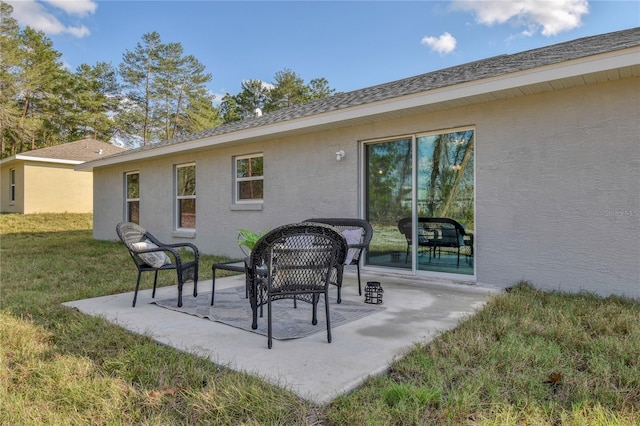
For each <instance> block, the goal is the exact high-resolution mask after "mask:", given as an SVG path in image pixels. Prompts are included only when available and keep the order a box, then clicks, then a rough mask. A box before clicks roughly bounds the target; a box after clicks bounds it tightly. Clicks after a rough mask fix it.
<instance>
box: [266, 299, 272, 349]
mask: <svg viewBox="0 0 640 426" xmlns="http://www.w3.org/2000/svg"><path fill="white" fill-rule="evenodd" d="M267 315H268V318H267V347H268V348H269V349H271V346H273V340H272V337H271V298H270V297H269V299H268V300H267Z"/></svg>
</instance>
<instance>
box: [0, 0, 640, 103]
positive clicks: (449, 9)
mask: <svg viewBox="0 0 640 426" xmlns="http://www.w3.org/2000/svg"><path fill="white" fill-rule="evenodd" d="M5 1H6V2H7V3H10V4H11V5H12V6H13V7H14V13H13V17H14V18H15V19H17V20H18V22H19V23H20V25H21V26H22V27H24V26H26V25H28V26H30V27H32V28H34V29H37V30H40V31H43V32H44V33H45V35H46V36H47V37H49V38H50V39H51V40H52V41H53V47H54V49H56V50H57V51H58V52H60V53H62V61H63V62H64V63H65V64H66V65H67V66H69V67H70V69H72V70H75V69H76V67H77V66H79V65H80V64H83V63H86V64H90V65H94V64H95V63H96V62H98V61H105V62H111V63H112V64H113V65H114V66H118V65H119V64H120V62H121V60H122V55H123V54H124V53H125V52H126V51H132V50H134V49H135V46H136V44H137V43H139V42H141V40H142V35H143V34H145V33H150V32H152V31H157V32H158V33H159V34H160V36H161V39H162V41H163V42H164V43H169V42H179V43H181V44H182V46H183V48H184V53H185V54H192V55H194V56H195V57H196V58H198V60H199V61H200V62H202V63H203V64H204V65H205V66H206V72H208V73H211V74H212V76H213V78H212V81H211V82H210V83H209V85H208V87H209V89H210V90H211V92H213V93H214V94H216V96H217V98H218V100H219V99H220V98H221V97H222V96H223V95H224V94H225V93H226V92H229V93H231V94H236V93H238V92H239V91H240V85H241V82H242V81H243V80H247V79H259V80H263V81H265V82H272V81H273V77H274V75H275V73H276V72H277V71H281V70H283V69H285V68H288V69H291V70H292V71H294V72H296V73H297V74H298V75H299V76H301V77H302V78H303V79H304V80H305V82H307V83H308V82H309V80H311V79H313V78H318V77H324V78H326V79H327V80H328V81H329V85H330V86H331V87H332V88H334V89H336V90H338V91H342V92H346V91H351V90H355V89H360V88H363V87H368V86H373V85H376V84H381V83H385V82H389V81H393V80H398V79H401V78H405V77H410V76H413V75H417V74H422V73H425V72H429V71H435V70H438V69H442V68H446V67H449V66H453V65H458V64H463V63H466V62H471V61H474V60H478V59H482V58H488V57H491V56H495V55H500V54H505V53H506V54H508V53H515V52H520V51H524V50H529V49H533V48H537V47H541V46H546V45H550V44H555V43H560V42H563V41H567V40H573V39H576V38H580V37H585V36H589V35H595V34H603V33H607V32H611V31H617V30H621V29H627V28H633V27H637V26H639V25H640V1H639V0H623V1H587V0H553V1H551V0H547V1H532V0H529V1H515V0H497V1H490V0H477V1H457V0H454V1H333V2H332V1H281V2H275V1H232V2H224V1H212V0H209V1H205V0H201V1H157V0H156V1H92V0H77V1H74V0H49V1H47V0H43V1H34V0H8V1H7V0H5Z"/></svg>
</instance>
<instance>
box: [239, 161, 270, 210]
mask: <svg viewBox="0 0 640 426" xmlns="http://www.w3.org/2000/svg"><path fill="white" fill-rule="evenodd" d="M263 184H264V174H263V168H262V154H252V155H243V156H240V157H236V159H235V202H236V203H255V202H260V203H261V202H262V200H263Z"/></svg>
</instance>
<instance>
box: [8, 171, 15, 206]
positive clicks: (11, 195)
mask: <svg viewBox="0 0 640 426" xmlns="http://www.w3.org/2000/svg"><path fill="white" fill-rule="evenodd" d="M9 201H10V202H11V203H15V202H16V169H9Z"/></svg>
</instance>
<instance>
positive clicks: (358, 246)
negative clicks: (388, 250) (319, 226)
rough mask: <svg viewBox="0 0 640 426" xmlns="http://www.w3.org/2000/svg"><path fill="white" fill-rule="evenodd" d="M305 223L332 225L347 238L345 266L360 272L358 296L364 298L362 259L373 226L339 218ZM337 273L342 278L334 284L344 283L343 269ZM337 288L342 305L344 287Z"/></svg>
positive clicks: (358, 220)
mask: <svg viewBox="0 0 640 426" xmlns="http://www.w3.org/2000/svg"><path fill="white" fill-rule="evenodd" d="M305 222H315V223H324V224H326V225H331V226H333V227H334V228H336V229H337V230H338V232H340V233H342V234H343V235H344V236H345V238H346V240H347V245H348V249H349V250H348V251H347V256H346V258H345V265H355V266H356V269H357V271H358V294H359V295H360V296H362V283H361V281H360V258H361V257H362V252H363V251H364V250H365V249H368V248H369V243H371V239H372V238H373V228H372V227H371V224H370V223H369V222H368V221H366V220H364V219H357V218H339V217H331V218H313V219H307V220H305ZM350 233H351V236H355V240H351V238H347V237H349V236H350ZM356 241H357V242H356ZM336 271H337V273H338V274H339V275H340V277H339V279H338V280H336V281H335V282H333V283H332V284H335V285H337V283H338V282H339V283H342V273H343V268H337V269H336ZM337 287H338V303H340V302H342V295H341V290H342V289H341V287H342V285H339V286H338V285H337Z"/></svg>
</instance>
